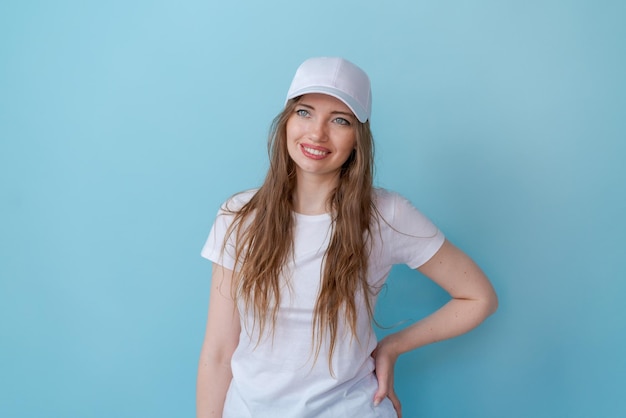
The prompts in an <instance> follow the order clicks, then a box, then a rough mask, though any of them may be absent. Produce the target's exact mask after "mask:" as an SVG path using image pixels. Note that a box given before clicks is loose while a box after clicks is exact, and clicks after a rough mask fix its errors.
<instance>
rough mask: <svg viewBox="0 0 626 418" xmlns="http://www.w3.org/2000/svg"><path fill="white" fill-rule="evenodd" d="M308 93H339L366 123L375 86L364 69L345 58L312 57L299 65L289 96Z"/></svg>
mask: <svg viewBox="0 0 626 418" xmlns="http://www.w3.org/2000/svg"><path fill="white" fill-rule="evenodd" d="M307 93H323V94H328V95H329V96H333V97H336V98H337V99H339V100H341V101H342V102H344V103H345V104H346V106H348V107H349V108H350V110H352V113H354V115H355V116H356V118H357V119H358V120H359V121H360V122H361V123H365V122H366V121H367V120H368V119H369V118H370V116H371V113H372V90H371V88H370V79H369V77H368V76H367V74H365V71H363V70H362V69H360V68H359V67H357V66H356V65H354V64H353V63H351V62H350V61H347V60H345V59H343V58H337V57H318V58H309V59H308V60H306V61H304V62H303V63H302V64H300V67H298V70H297V71H296V75H295V76H294V77H293V80H292V81H291V86H290V87H289V92H287V100H289V99H293V98H294V97H298V96H302V95H303V94H307Z"/></svg>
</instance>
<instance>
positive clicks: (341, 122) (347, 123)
mask: <svg viewBox="0 0 626 418" xmlns="http://www.w3.org/2000/svg"><path fill="white" fill-rule="evenodd" d="M335 122H336V123H338V124H339V125H345V126H350V121H349V120H348V119H344V118H337V119H335Z"/></svg>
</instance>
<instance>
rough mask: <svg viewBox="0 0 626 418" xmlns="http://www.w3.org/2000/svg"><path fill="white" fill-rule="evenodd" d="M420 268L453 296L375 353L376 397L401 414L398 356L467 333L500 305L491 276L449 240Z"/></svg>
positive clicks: (400, 332)
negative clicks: (395, 375) (396, 384)
mask: <svg viewBox="0 0 626 418" xmlns="http://www.w3.org/2000/svg"><path fill="white" fill-rule="evenodd" d="M418 270H419V271H420V272H422V273H423V274H424V275H426V276H427V277H428V278H430V279H431V280H433V281H434V282H435V283H437V284H438V285H439V286H441V287H442V288H443V289H444V290H446V291H447V292H448V293H449V294H450V296H451V297H452V299H451V300H450V301H449V302H448V303H446V304H445V305H444V306H442V307H441V308H440V309H439V310H437V311H435V312H434V313H433V314H431V315H429V316H427V317H426V318H424V319H422V320H421V321H418V322H416V323H415V324H413V325H411V326H410V327H407V328H405V329H403V330H402V331H399V332H397V333H394V334H391V335H388V336H387V337H385V338H384V339H382V340H381V341H380V342H379V344H378V347H377V348H376V351H375V352H374V357H375V359H376V375H377V378H378V382H379V390H378V392H377V393H376V395H375V397H374V400H375V402H376V401H379V402H380V400H382V399H383V398H384V397H385V396H389V398H390V399H391V401H392V402H393V404H394V406H395V407H396V410H397V411H398V413H399V415H400V403H399V401H398V398H397V397H396V395H395V392H394V389H393V366H394V364H395V361H396V359H397V358H398V356H399V355H400V354H402V353H406V352H407V351H410V350H414V349H416V348H418V347H422V346H424V345H427V344H430V343H433V342H436V341H441V340H445V339H447V338H452V337H456V336H457V335H461V334H464V333H466V332H467V331H470V330H471V329H473V328H475V327H476V326H478V325H479V324H480V323H481V322H482V321H483V320H484V319H485V318H487V317H488V316H489V315H491V314H492V313H493V312H495V310H496V308H497V306H498V298H497V296H496V293H495V291H494V289H493V287H492V286H491V283H490V282H489V279H487V277H486V276H485V274H484V273H483V272H482V270H481V269H480V268H479V267H478V266H477V265H476V263H474V261H472V259H471V258H470V257H468V256H467V255H466V254H465V253H464V252H463V251H461V250H459V249H458V248H457V247H455V246H454V245H452V244H451V243H450V242H449V241H445V242H444V244H443V246H442V247H441V248H440V249H439V251H438V252H437V253H436V254H435V255H434V256H433V257H432V258H431V259H430V260H429V261H427V262H426V263H425V264H424V265H422V266H421V267H420V268H419V269H418Z"/></svg>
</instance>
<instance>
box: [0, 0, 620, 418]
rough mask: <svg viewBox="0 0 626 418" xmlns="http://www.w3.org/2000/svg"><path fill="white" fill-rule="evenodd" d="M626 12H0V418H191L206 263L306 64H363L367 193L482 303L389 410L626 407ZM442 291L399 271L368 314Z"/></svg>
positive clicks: (99, 7)
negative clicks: (443, 242)
mask: <svg viewBox="0 0 626 418" xmlns="http://www.w3.org/2000/svg"><path fill="white" fill-rule="evenodd" d="M625 5H626V2H622V1H591V0H588V1H556V0H553V1H550V0H548V1H525V2H522V1H515V2H512V1H495V0H491V1H488V0H480V1H452V0H449V1H414V0H400V1H395V2H377V1H369V2H363V1H356V0H354V1H335V0H321V1H317V2H288V1H268V2H263V1H252V0H248V1H238V2H229V1H223V0H222V1H200V0H188V1H119V0H118V1H109V2H95V1H93V2H84V1H69V0H59V1H54V2H52V1H49V2H45V1H23V2H17V1H5V2H3V3H2V4H1V5H0V141H1V142H0V186H1V187H0V211H1V216H0V416H2V417H151V418H156V417H189V416H193V414H194V386H195V373H196V363H197V357H198V352H199V349H200V344H201V341H202V337H203V332H204V323H205V315H206V308H207V301H208V293H209V274H210V263H209V262H207V261H204V260H202V259H201V258H200V257H199V251H200V248H201V246H202V243H203V241H204V239H205V237H206V235H207V233H208V231H209V228H210V225H211V223H212V220H213V216H214V214H215V212H216V210H217V208H218V206H219V204H220V203H221V202H222V201H223V200H224V199H225V198H226V197H228V196H229V195H230V194H232V193H234V192H235V191H238V190H241V189H245V188H249V187H253V186H256V185H258V184H259V182H260V181H261V179H262V177H263V175H264V170H265V168H266V151H265V137H266V132H267V129H268V126H269V122H270V120H271V118H272V117H273V116H274V115H275V114H276V113H277V112H278V111H279V110H280V108H281V106H282V104H283V97H284V95H285V92H286V90H287V87H288V84H289V82H290V78H291V76H292V74H293V72H294V71H295V68H296V66H297V65H298V64H299V63H300V62H301V61H302V60H303V59H305V58H307V57H310V56H316V55H341V56H345V57H346V58H348V59H350V60H352V61H354V62H356V63H358V64H359V65H360V66H362V67H363V68H364V69H366V70H367V72H368V73H369V74H370V76H371V79H372V83H373V89H374V113H373V114H374V116H373V118H372V122H373V129H374V133H375V137H376V140H377V184H379V185H381V186H384V187H388V188H391V189H395V190H397V191H399V192H401V193H403V194H405V195H406V196H407V197H409V198H410V199H411V200H412V201H413V202H414V203H415V204H416V205H417V206H418V207H420V208H421V209H422V211H424V212H425V213H426V214H427V215H428V216H430V217H431V218H432V219H433V220H434V221H435V222H436V223H437V224H438V225H439V226H440V227H441V228H442V229H443V230H444V232H445V233H446V234H447V235H448V237H449V238H450V239H451V240H453V241H454V242H456V243H457V244H458V245H459V246H461V247H462V248H464V249H465V250H466V251H467V252H468V253H469V254H470V255H472V256H473V257H474V258H475V259H476V260H477V261H478V262H479V263H480V264H481V265H482V266H483V268H484V270H485V271H486V272H487V273H488V274H489V276H490V277H491V278H492V280H493V282H494V285H495V287H496V289H497V291H498V293H499V295H500V302H501V306H500V309H499V311H498V312H497V314H496V315H495V316H493V317H491V318H490V319H488V320H487V321H486V322H485V324H483V325H482V326H481V327H480V328H478V329H477V330H475V331H473V332H472V333H470V334H467V335H465V336H462V337H460V338H457V339H454V340H451V341H446V342H442V343H438V344H435V345H432V346H429V347H425V348H423V349H420V350H417V351H415V352H412V353H409V354H406V355H405V356H404V357H402V358H401V359H400V361H399V363H398V366H397V387H398V392H399V394H400V396H401V399H402V401H403V403H404V412H405V417H406V418H412V417H418V416H419V417H426V418H434V417H464V418H465V417H592V416H593V417H623V416H626V406H625V403H624V397H623V390H624V384H625V383H626V382H625V381H624V380H625V376H626V360H625V359H624V353H626V341H625V339H626V320H625V318H626V316H625V315H624V312H623V309H622V306H623V303H624V302H623V301H624V294H625V293H626V284H625V280H624V279H625V277H626V275H625V273H624V269H623V265H624V261H625V260H626V245H625V244H624V237H625V236H626V221H625V220H624V216H625V214H626V170H625V168H624V167H625V165H624V162H623V160H624V156H625V155H626V146H625V142H626V141H625V139H626V122H625V121H626V53H625V51H626V49H625V48H624V41H625V40H626V24H625V23H624V22H626V6H625ZM445 300H446V297H445V295H444V294H443V292H441V291H440V290H439V289H437V288H436V287H434V286H433V285H431V284H430V283H429V282H428V281H427V280H425V279H424V278H423V277H420V276H418V275H416V274H413V273H412V272H410V271H409V270H408V269H406V268H402V267H399V268H397V269H396V270H394V271H393V273H392V277H391V278H390V281H389V286H388V289H387V292H386V294H385V295H384V297H383V298H382V299H381V301H380V305H379V309H378V314H377V318H378V319H379V321H380V322H381V323H383V324H386V325H393V324H398V323H400V324H401V325H399V326H404V325H406V323H407V322H406V321H412V320H416V319H419V318H420V317H421V316H423V315H426V314H427V313H428V312H430V311H432V310H433V309H435V308H436V307H437V306H439V304H441V303H443V302H444V301H445ZM380 332H381V334H384V333H385V332H387V331H386V330H381V331H380Z"/></svg>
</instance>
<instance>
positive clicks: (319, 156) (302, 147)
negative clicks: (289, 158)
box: [300, 144, 330, 160]
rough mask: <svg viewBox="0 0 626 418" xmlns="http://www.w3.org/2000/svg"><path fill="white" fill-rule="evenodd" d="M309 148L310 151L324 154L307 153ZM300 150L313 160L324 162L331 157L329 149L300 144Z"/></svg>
mask: <svg viewBox="0 0 626 418" xmlns="http://www.w3.org/2000/svg"><path fill="white" fill-rule="evenodd" d="M307 148H308V149H310V150H315V151H319V152H322V153H323V154H317V153H316V154H313V153H311V152H309V151H307ZM300 150H301V151H302V153H303V154H304V155H305V156H306V157H307V158H310V159H312V160H322V159H324V158H326V157H328V156H329V155H330V150H329V149H328V148H324V147H320V146H317V145H311V144H300Z"/></svg>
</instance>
